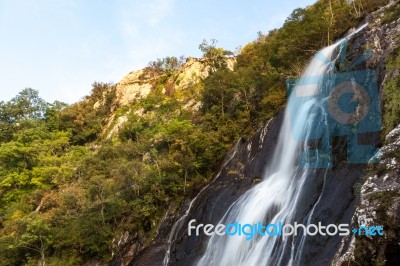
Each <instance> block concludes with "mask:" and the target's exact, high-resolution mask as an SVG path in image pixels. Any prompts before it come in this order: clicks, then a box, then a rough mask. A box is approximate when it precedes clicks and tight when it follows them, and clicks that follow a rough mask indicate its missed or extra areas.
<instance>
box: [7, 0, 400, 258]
mask: <svg viewBox="0 0 400 266" xmlns="http://www.w3.org/2000/svg"><path fill="white" fill-rule="evenodd" d="M399 6H400V4H399V2H398V1H389V0H379V1H372V0H354V1H346V0H330V1H329V0H319V1H317V2H316V3H315V4H314V5H312V6H309V7H307V8H305V9H296V10H294V11H293V13H292V14H291V15H290V17H288V18H287V20H286V21H285V23H284V25H283V27H282V28H280V29H276V30H273V31H270V32H268V33H265V34H262V33H260V34H259V36H258V39H257V40H255V41H253V42H251V43H249V44H247V45H246V46H244V47H243V49H242V50H241V51H240V53H239V54H236V55H234V54H233V53H232V52H230V51H226V50H225V49H223V48H220V47H218V46H217V43H216V42H215V41H214V40H211V41H210V42H207V41H204V42H203V43H202V44H200V46H199V48H200V50H201V51H202V52H203V57H202V58H193V57H188V58H176V57H166V58H163V59H157V60H156V61H153V62H150V63H149V65H148V66H147V67H145V68H143V69H141V70H136V71H132V72H131V73H129V74H128V75H126V76H125V77H124V78H123V79H122V80H121V81H120V82H118V83H116V84H108V83H101V82H95V83H93V88H92V92H91V94H90V95H88V96H86V97H85V98H84V99H82V100H81V101H79V102H77V103H75V104H72V105H66V104H64V103H61V102H54V103H47V102H45V101H44V100H42V99H41V98H40V95H39V93H38V92H37V91H35V90H32V89H25V90H23V91H21V92H20V93H19V94H18V95H16V97H15V98H13V99H12V100H10V101H8V102H0V261H1V263H2V265H38V264H39V265H108V264H110V263H111V265H128V264H130V265H160V264H162V261H163V259H164V257H165V253H166V251H167V250H168V251H170V252H171V260H170V265H188V263H192V262H193V261H194V260H195V258H197V257H196V256H198V255H199V254H200V251H199V250H201V248H202V247H204V242H203V241H205V240H206V239H203V238H197V239H195V240H193V239H190V238H187V235H186V234H185V233H186V232H185V227H184V226H183V227H181V228H178V229H180V230H177V229H176V228H177V227H175V229H173V228H174V224H176V222H177V221H179V220H180V218H181V217H183V216H182V215H183V214H185V212H186V211H187V210H188V204H189V202H190V201H191V200H192V199H193V198H195V197H196V196H197V197H198V201H197V203H198V204H195V205H194V206H193V209H192V210H191V212H190V213H188V214H189V216H188V218H189V217H192V216H193V215H194V216H196V215H197V216H203V215H204V217H207V219H209V220H210V221H212V222H217V221H218V220H219V218H220V216H221V215H222V214H223V209H224V208H225V209H226V208H227V207H229V206H230V204H231V203H232V202H233V201H234V200H235V199H237V198H238V197H239V196H240V195H241V194H243V193H244V192H245V191H246V190H248V189H249V188H250V187H252V186H254V185H255V184H257V183H259V182H260V179H261V175H262V172H263V169H264V168H263V167H264V164H265V162H266V160H267V159H268V158H269V157H271V152H272V150H273V147H274V145H275V144H274V142H275V141H276V138H277V134H279V125H280V123H281V122H280V121H281V119H282V112H281V111H282V108H283V107H284V106H285V105H286V100H287V96H286V80H287V79H290V78H294V77H299V76H300V75H301V73H302V72H303V69H304V67H305V66H306V64H307V63H308V61H309V60H310V58H311V57H312V56H313V55H314V54H315V53H316V52H317V51H318V50H319V49H321V48H323V47H325V46H327V45H329V44H332V43H333V42H335V40H337V39H339V38H340V37H342V36H344V35H345V34H346V33H347V32H349V30H351V29H354V28H356V27H358V26H359V25H361V24H363V23H364V22H368V23H369V25H368V28H367V33H365V34H364V35H361V36H358V37H357V38H356V39H355V41H354V43H351V45H350V47H351V53H350V55H349V56H350V57H356V56H357V55H359V52H360V51H361V50H362V49H363V48H366V47H368V48H369V49H371V50H372V51H373V57H372V58H371V59H369V60H368V61H366V62H365V63H364V64H363V65H362V66H363V67H365V68H370V69H376V70H377V72H378V76H379V93H380V96H381V103H380V106H381V109H382V114H383V128H382V133H381V136H380V140H379V141H378V142H379V143H378V145H379V146H380V147H382V153H383V159H384V160H383V161H382V162H381V163H380V164H379V165H374V166H368V165H365V166H362V167H361V168H357V169H356V170H354V169H350V170H348V172H343V173H341V174H342V175H343V174H348V173H350V174H351V176H354V178H352V179H351V182H350V181H349V187H350V190H351V189H353V188H354V191H353V190H352V192H351V193H350V192H349V193H348V194H349V195H347V196H346V197H343V199H342V201H341V203H340V204H342V203H343V205H346V204H348V205H351V206H352V207H349V209H348V210H347V212H346V214H343V213H340V214H339V216H340V217H342V218H343V217H345V218H343V219H352V223H360V222H361V220H363V219H364V220H365V219H366V217H364V216H363V213H375V214H374V215H373V217H372V218H371V217H368V218H371V219H373V222H374V223H380V224H383V225H385V226H386V227H387V228H388V230H389V232H390V235H388V237H387V238H385V239H384V240H380V241H378V242H373V241H372V242H371V241H369V240H368V239H367V238H360V239H354V238H349V239H343V242H342V243H341V246H340V247H339V242H340V241H339V240H337V239H336V240H334V241H332V242H330V244H329V247H330V251H329V255H326V257H323V258H322V257H321V261H323V259H326V258H327V257H329V258H330V260H331V261H333V260H335V262H337V263H338V265H347V264H340V263H353V264H354V265H357V264H362V265H384V264H379V263H385V262H388V261H389V262H390V263H392V262H393V263H395V262H397V261H398V255H396V254H398V250H399V247H398V245H396V243H397V242H398V239H399V228H398V226H397V224H398V217H399V215H398V213H399V208H398V206H399V205H398V202H399V194H398V183H399V181H398V159H399V158H398V157H399V156H398V152H397V151H396V150H397V146H396V145H397V144H398V143H397V142H398V136H397V135H398V129H397V130H395V128H398V125H399V124H400V107H399V105H398V100H399V99H398V97H399V96H398V95H400V94H399V93H398V89H399V86H400V82H399V77H400V76H399V69H400V61H399V58H400V57H399V52H400V49H399V47H400V43H399V40H400V39H399V36H400V24H399V23H400V20H399V16H400V11H399V10H400V9H399ZM350 59H351V58H350ZM350 59H349V60H350ZM352 59H354V58H352ZM235 143H236V145H235ZM389 161H390V162H392V163H391V164H390V165H388V162H389ZM343 171H345V170H343ZM346 171H347V170H346ZM332 176H334V177H335V176H336V178H337V175H335V174H333V175H332ZM364 178H365V179H364ZM382 180H384V181H387V182H383V181H382ZM349 187H346V188H343V191H346V193H347V192H348V189H349ZM371 188H376V190H372V191H371V190H370V189H371ZM200 191H201V192H200ZM199 192H200V193H199ZM343 193H344V192H343ZM334 195H336V194H332V195H331V196H334ZM336 196H337V195H336ZM357 199H359V201H357ZM199 202H200V203H199ZM210 206H214V207H212V209H213V210H214V211H210V210H209V208H211V207H210ZM382 206H383V207H382ZM386 210H390V212H389V213H387V212H386ZM339 216H338V217H339ZM353 216H354V217H353ZM334 218H335V217H332V219H334ZM336 218H337V217H336ZM205 219H206V218H205ZM338 219H339V218H338ZM179 225H180V226H182V225H181V224H179ZM171 232H173V234H174V235H172V236H173V239H170V238H169V237H170V236H171ZM171 240H172V241H171ZM178 240H179V241H178ZM189 240H190V241H189ZM193 246H196V249H195V250H196V252H193V253H191V254H190V256H189V254H187V253H186V252H187V250H191V249H193ZM382 246H384V247H382ZM396 252H397V253H396ZM335 253H337V254H335ZM390 263H388V265H395V264H390Z"/></svg>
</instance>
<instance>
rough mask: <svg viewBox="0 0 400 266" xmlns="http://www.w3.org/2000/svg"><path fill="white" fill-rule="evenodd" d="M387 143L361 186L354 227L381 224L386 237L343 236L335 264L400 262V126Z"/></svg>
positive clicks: (389, 135) (390, 263) (387, 137)
mask: <svg viewBox="0 0 400 266" xmlns="http://www.w3.org/2000/svg"><path fill="white" fill-rule="evenodd" d="M385 142H386V144H385V145H384V146H383V147H382V148H381V149H380V154H381V161H380V163H379V165H377V166H375V167H374V168H373V169H372V171H371V173H370V174H369V175H367V179H366V181H365V183H364V184H363V185H362V187H361V192H360V194H361V195H360V197H361V202H360V204H359V205H358V207H357V209H356V211H355V213H354V215H353V218H352V225H354V226H357V225H358V226H360V225H365V226H368V227H369V226H377V225H380V226H382V227H383V229H384V236H383V237H371V236H362V237H355V236H351V237H347V238H345V239H343V241H342V244H341V247H340V249H339V251H338V253H337V255H336V258H335V264H336V265H348V264H350V265H353V264H360V265H374V264H378V263H382V264H378V265H400V255H399V254H400V244H399V239H400V162H399V158H400V152H399V151H400V126H398V127H397V128H395V129H394V130H393V131H391V132H390V133H389V134H388V135H387V136H386V141H385ZM351 263H353V264H351Z"/></svg>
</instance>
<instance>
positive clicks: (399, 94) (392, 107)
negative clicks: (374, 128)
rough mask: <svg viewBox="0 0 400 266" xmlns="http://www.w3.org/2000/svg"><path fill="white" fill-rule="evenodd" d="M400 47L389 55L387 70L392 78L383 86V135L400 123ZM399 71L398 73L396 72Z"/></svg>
mask: <svg viewBox="0 0 400 266" xmlns="http://www.w3.org/2000/svg"><path fill="white" fill-rule="evenodd" d="M399 68H400V49H397V50H395V51H394V52H393V54H392V55H391V56H390V57H389V59H388V61H387V64H386V71H387V73H388V74H389V75H391V78H389V79H387V81H386V82H385V84H384V86H383V98H384V99H383V106H384V111H383V126H384V132H383V135H384V136H385V135H387V134H388V133H389V132H390V131H391V130H392V129H393V128H394V127H395V126H396V125H398V124H399V123H400V104H399V103H400V91H399V88H400V75H399V73H398V69H399ZM396 73H397V74H396Z"/></svg>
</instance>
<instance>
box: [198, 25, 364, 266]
mask: <svg viewBox="0 0 400 266" xmlns="http://www.w3.org/2000/svg"><path fill="white" fill-rule="evenodd" d="M365 26H366V25H364V26H362V27H361V28H359V29H358V30H357V31H355V32H353V33H352V34H351V35H349V36H347V37H346V38H344V39H342V40H340V41H338V42H337V43H335V44H333V45H331V46H329V47H326V48H324V49H322V50H321V51H320V52H318V53H317V55H316V56H315V57H314V58H313V59H312V60H311V62H310V63H309V65H308V67H307V68H306V70H305V71H304V74H303V76H302V78H300V79H299V80H298V82H297V84H296V86H295V87H294V89H293V90H292V93H291V94H290V96H289V99H288V100H289V103H288V107H286V111H285V116H284V121H283V124H282V127H281V131H280V134H279V139H278V143H277V146H276V149H275V151H274V156H273V159H272V161H271V162H270V163H269V164H268V165H267V166H266V169H265V171H264V176H263V181H262V182H261V183H259V184H257V185H256V186H254V187H253V188H252V189H250V190H249V191H247V192H246V193H245V194H244V195H242V196H241V197H240V198H239V199H238V200H237V201H236V202H234V203H233V204H232V205H231V206H230V208H229V209H228V210H227V212H226V213H225V215H224V216H223V218H222V219H221V221H220V222H219V223H220V224H225V225H226V224H230V223H234V222H237V223H239V224H256V223H258V222H263V224H277V223H279V222H282V223H283V224H293V223H294V222H298V223H302V224H304V225H308V224H310V222H311V218H312V216H313V212H314V209H315V207H316V206H317V205H318V203H319V199H320V197H321V195H313V194H316V193H309V191H312V189H310V186H313V184H314V183H315V182H316V181H315V179H314V178H315V175H316V171H318V170H317V169H316V168H313V167H307V166H309V165H310V164H315V163H316V162H315V161H313V162H311V160H323V159H318V158H323V156H314V155H315V154H312V153H311V152H310V153H308V152H307V145H309V144H307V143H305V142H304V141H301V140H304V139H307V136H312V137H311V138H310V139H316V138H325V137H326V136H327V135H329V134H330V128H329V125H328V123H327V121H326V116H327V114H326V113H325V109H324V108H322V107H321V103H322V102H323V101H327V98H326V97H325V98H324V97H322V96H321V95H320V94H319V93H318V90H319V89H320V87H321V86H320V85H321V84H326V82H330V81H329V75H330V74H332V73H333V71H334V62H335V61H336V60H337V59H338V58H333V57H340V54H341V53H340V51H338V50H340V49H341V44H342V42H343V41H344V40H346V39H348V38H350V37H351V36H352V35H354V34H355V33H357V32H358V31H360V30H361V29H363V28H364V27H365ZM332 62H333V63H332ZM327 77H328V79H327ZM310 79H312V80H313V85H311V84H309V80H310ZM299 96H307V97H299ZM316 134H318V136H316ZM300 151H303V153H302V154H303V157H304V158H302V159H301V158H299V154H300V153H301V152H300ZM299 159H301V160H302V161H303V162H302V165H300V164H299ZM317 163H318V162H317ZM323 171H326V170H323ZM319 182H320V183H321V182H322V184H321V186H323V185H324V181H323V180H322V181H319ZM314 191H316V190H314ZM319 191H321V189H320V190H319ZM306 237H307V236H303V235H302V234H300V235H298V236H286V237H285V236H278V237H277V236H269V235H266V236H255V237H254V238H252V239H251V240H246V237H245V236H228V235H224V236H219V235H216V234H214V235H213V236H211V237H210V239H209V242H208V244H207V248H206V250H205V253H204V254H203V256H202V257H201V258H200V260H199V261H198V262H197V265H201V266H202V265H204V266H210V265H215V266H224V265H226V266H239V265H243V266H251V265H257V266H258V265H300V264H301V259H302V255H303V250H304V248H305V240H306Z"/></svg>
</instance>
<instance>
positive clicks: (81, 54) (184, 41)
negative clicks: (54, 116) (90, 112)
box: [0, 0, 316, 103]
mask: <svg viewBox="0 0 400 266" xmlns="http://www.w3.org/2000/svg"><path fill="white" fill-rule="evenodd" d="M315 1H316V0H280V1H276V0H275V1H274V0H247V1H243V0H242V1H236V2H235V1H228V0H220V1H218V0H201V1H184V0H147V1H144V0H143V1H139V0H116V1H111V0H104V1H99V0H97V1H95V0H25V1H22V0H0V101H2V100H9V99H11V98H12V97H13V96H15V95H16V94H17V93H18V92H19V91H21V90H22V89H24V88H26V87H30V88H33V89H36V90H39V92H40V95H41V96H42V97H43V98H44V99H45V100H47V101H54V100H60V101H64V102H67V103H73V102H75V101H77V100H79V99H80V98H82V97H83V96H85V95H87V94H88V93H89V92H90V90H91V84H92V83H93V82H94V81H99V82H118V81H119V80H120V79H121V78H122V77H123V76H124V75H126V74H127V73H129V72H130V71H132V70H135V69H140V68H143V67H145V66H146V65H147V64H148V62H149V61H151V60H155V59H157V58H163V57H166V56H178V57H179V56H181V55H185V56H197V57H198V56H200V55H201V52H200V51H199V49H198V46H199V44H200V43H201V41H202V40H203V39H212V38H215V39H217V40H218V46H221V47H223V48H225V49H228V50H232V51H234V50H235V49H236V47H238V46H243V45H245V44H246V43H248V42H250V41H252V40H254V39H255V38H256V37H257V32H258V31H262V32H264V33H265V32H268V31H269V30H271V29H273V28H276V27H279V26H281V25H282V23H283V22H284V20H285V19H286V17H287V16H288V15H289V14H290V13H291V11H292V10H293V9H295V8H297V7H306V6H308V5H310V4H312V3H314V2H315Z"/></svg>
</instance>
